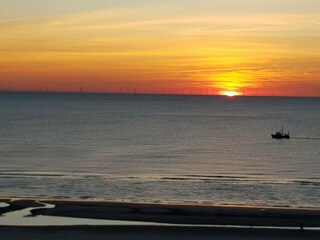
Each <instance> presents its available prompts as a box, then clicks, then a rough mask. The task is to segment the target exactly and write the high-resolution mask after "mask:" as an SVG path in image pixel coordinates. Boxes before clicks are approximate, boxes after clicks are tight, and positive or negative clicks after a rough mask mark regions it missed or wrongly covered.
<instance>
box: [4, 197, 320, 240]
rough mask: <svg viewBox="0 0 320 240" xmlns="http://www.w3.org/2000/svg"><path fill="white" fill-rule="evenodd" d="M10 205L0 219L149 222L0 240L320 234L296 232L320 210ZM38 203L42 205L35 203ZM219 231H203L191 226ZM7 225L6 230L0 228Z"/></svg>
mask: <svg viewBox="0 0 320 240" xmlns="http://www.w3.org/2000/svg"><path fill="white" fill-rule="evenodd" d="M1 201H2V202H6V203H8V204H10V206H8V207H3V208H0V214H5V213H8V212H12V211H17V210H20V209H24V208H27V207H41V206H42V204H41V203H48V204H54V205H55V208H43V209H34V210H32V215H34V216H37V215H44V216H59V217H74V218H88V219H104V220H123V221H137V222H149V223H150V226H129V225H128V226H65V227H64V226H63V227H53V226H48V227H23V226H16V227H8V226H1V227H0V237H3V238H4V239H20V238H21V236H24V237H26V236H27V238H30V239H31V237H32V239H44V238H45V239H57V238H58V237H63V238H65V239H67V238H69V237H70V238H71V236H72V238H78V239H87V238H89V237H90V239H121V240H122V239H142V240H143V239H209V238H210V239H212V238H214V237H217V238H218V239H242V238H243V239H247V238H248V237H254V239H320V231H311V230H304V231H301V230H300V227H301V226H302V225H303V227H304V228H309V227H318V228H319V227H320V209H297V208H274V207H245V206H215V205H189V204H151V203H122V202H110V201H80V200H57V199H8V198H4V199H0V202H1ZM39 202H41V203H39ZM152 223H164V224H184V226H177V225H176V226H152ZM198 224H199V225H217V226H221V227H204V226H193V225H198ZM3 225H5V224H3ZM231 225H234V226H250V227H261V226H267V227H292V228H293V229H291V230H288V229H252V228H230V227H228V228H225V227H224V226H231Z"/></svg>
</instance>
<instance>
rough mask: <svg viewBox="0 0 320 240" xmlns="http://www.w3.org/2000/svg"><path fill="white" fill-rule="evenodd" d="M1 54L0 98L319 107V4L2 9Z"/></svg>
mask: <svg viewBox="0 0 320 240" xmlns="http://www.w3.org/2000/svg"><path fill="white" fill-rule="evenodd" d="M0 52H1V54H0V85H1V89H2V90H28V91H29V90H30V91H33V90H37V91H41V90H43V91H46V90H47V89H48V91H79V89H80V88H82V90H83V91H89V92H95V91H105V92H119V91H123V92H133V91H136V92H150V93H162V92H164V93H171V92H173V93H186V94H189V93H192V94H200V93H203V94H212V93H215V94H225V93H226V92H234V93H237V94H245V95H285V96H286V95H293V96H318V97H319V96H320V1H319V0H267V1H257V0H223V1H221V0H175V1H173V0H55V1H49V0H28V1H21V0H0ZM120 89H121V90H120Z"/></svg>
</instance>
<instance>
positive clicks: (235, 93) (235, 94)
mask: <svg viewBox="0 0 320 240" xmlns="http://www.w3.org/2000/svg"><path fill="white" fill-rule="evenodd" d="M221 95H223V96H227V97H234V96H239V95H240V93H238V92H234V91H223V92H221Z"/></svg>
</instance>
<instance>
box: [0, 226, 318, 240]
mask: <svg viewBox="0 0 320 240" xmlns="http://www.w3.org/2000/svg"><path fill="white" fill-rule="evenodd" d="M0 238H1V239H6V240H21V239H32V240H40V239H41V240H42V239H45V240H56V239H76V240H82V239H83V240H88V239H90V240H100V239H101V240H102V239H112V240H160V239H166V240H171V239H181V240H188V239H192V240H202V239H208V240H209V239H210V240H213V239H219V240H236V239H255V240H264V239H275V240H278V239H279V240H280V239H281V240H284V239H290V240H296V239H301V240H302V239H303V240H306V239H317V240H319V239H320V232H318V231H299V230H274V229H272V230H270V229H237V228H213V227H205V228H203V227H155V226H134V227H133V226H119V227H117V226H113V227H97V226H76V227H0Z"/></svg>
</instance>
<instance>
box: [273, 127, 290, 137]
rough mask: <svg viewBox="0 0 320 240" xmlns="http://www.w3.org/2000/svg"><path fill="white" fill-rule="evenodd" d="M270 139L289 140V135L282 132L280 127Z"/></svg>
mask: <svg viewBox="0 0 320 240" xmlns="http://www.w3.org/2000/svg"><path fill="white" fill-rule="evenodd" d="M271 137H272V138H276V139H283V138H286V139H289V138H290V134H289V132H288V133H284V132H283V127H282V128H281V130H280V131H279V132H276V133H274V134H271Z"/></svg>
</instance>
